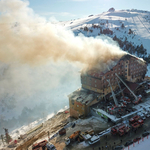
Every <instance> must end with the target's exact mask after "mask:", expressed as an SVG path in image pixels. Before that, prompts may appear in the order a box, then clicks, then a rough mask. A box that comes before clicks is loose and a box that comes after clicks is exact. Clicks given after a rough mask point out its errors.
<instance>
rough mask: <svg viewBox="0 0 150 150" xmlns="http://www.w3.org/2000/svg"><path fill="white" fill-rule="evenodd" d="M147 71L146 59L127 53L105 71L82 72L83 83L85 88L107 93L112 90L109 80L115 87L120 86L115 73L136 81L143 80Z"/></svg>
mask: <svg viewBox="0 0 150 150" xmlns="http://www.w3.org/2000/svg"><path fill="white" fill-rule="evenodd" d="M146 72H147V65H146V62H145V61H144V60H142V59H140V58H137V57H135V56H132V55H129V54H127V55H124V56H123V57H122V58H121V59H120V60H118V61H117V62H116V64H115V65H114V66H111V68H108V69H106V70H105V71H104V72H102V71H100V70H97V69H92V70H89V71H87V72H86V73H81V84H82V88H84V89H88V90H91V91H93V92H97V93H102V94H104V95H107V94H108V93H110V92H111V91H110V88H108V87H109V83H108V81H107V80H109V81H110V83H111V85H112V88H113V89H115V88H116V86H118V83H117V82H118V81H117V80H118V79H117V76H116V75H115V74H117V75H119V76H120V77H121V78H122V79H124V80H127V81H129V82H133V83H134V82H140V81H142V80H143V79H144V77H145V74H146Z"/></svg>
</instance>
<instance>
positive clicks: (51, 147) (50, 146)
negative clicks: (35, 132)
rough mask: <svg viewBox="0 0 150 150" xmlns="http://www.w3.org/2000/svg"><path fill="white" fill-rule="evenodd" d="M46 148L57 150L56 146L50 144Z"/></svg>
mask: <svg viewBox="0 0 150 150" xmlns="http://www.w3.org/2000/svg"><path fill="white" fill-rule="evenodd" d="M46 148H47V150H56V148H55V146H54V145H53V144H52V143H50V142H48V143H47V144H46Z"/></svg>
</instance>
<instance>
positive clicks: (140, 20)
mask: <svg viewBox="0 0 150 150" xmlns="http://www.w3.org/2000/svg"><path fill="white" fill-rule="evenodd" d="M137 18H138V19H139V20H140V22H141V23H142V25H143V26H144V28H145V29H146V30H147V31H148V33H150V32H149V30H148V29H147V27H146V26H145V25H144V23H143V22H142V21H141V19H140V18H139V16H137Z"/></svg>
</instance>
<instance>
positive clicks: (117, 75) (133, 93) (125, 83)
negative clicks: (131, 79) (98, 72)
mask: <svg viewBox="0 0 150 150" xmlns="http://www.w3.org/2000/svg"><path fill="white" fill-rule="evenodd" d="M115 75H116V76H117V77H118V78H119V79H120V81H121V82H122V83H123V84H124V85H125V86H126V87H127V89H128V90H129V91H130V92H131V93H132V94H133V96H134V97H135V100H137V99H138V98H137V96H136V95H135V94H134V93H133V91H132V90H131V89H130V88H129V87H128V86H127V85H126V83H125V82H124V81H123V80H122V79H121V78H120V77H119V76H118V74H117V73H115Z"/></svg>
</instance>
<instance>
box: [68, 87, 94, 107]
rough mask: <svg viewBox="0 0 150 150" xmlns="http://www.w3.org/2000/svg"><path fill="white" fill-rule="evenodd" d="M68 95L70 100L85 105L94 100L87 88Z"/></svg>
mask: <svg viewBox="0 0 150 150" xmlns="http://www.w3.org/2000/svg"><path fill="white" fill-rule="evenodd" d="M68 97H69V98H71V100H74V101H77V102H80V103H82V104H85V105H88V104H89V103H90V102H92V101H93V100H94V97H93V94H91V93H89V92H88V90H85V89H83V88H80V89H78V90H76V91H74V92H73V93H71V94H70V95H69V96H68Z"/></svg>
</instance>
